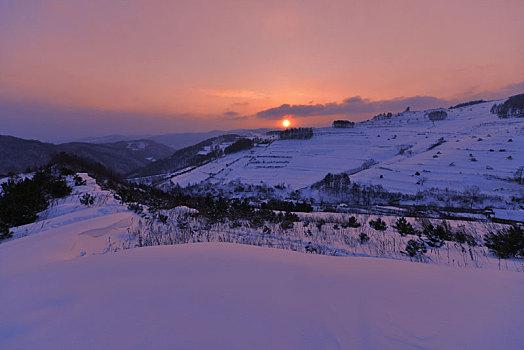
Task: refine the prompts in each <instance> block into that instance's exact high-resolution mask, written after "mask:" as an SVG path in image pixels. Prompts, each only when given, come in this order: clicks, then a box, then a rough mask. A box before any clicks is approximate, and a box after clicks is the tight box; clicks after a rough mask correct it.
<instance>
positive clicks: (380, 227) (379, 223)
mask: <svg viewBox="0 0 524 350" xmlns="http://www.w3.org/2000/svg"><path fill="white" fill-rule="evenodd" d="M369 226H371V227H373V228H374V229H375V230H377V231H386V229H387V228H388V226H387V225H386V223H385V222H384V220H382V219H381V218H377V219H376V220H374V221H373V220H371V221H370V222H369Z"/></svg>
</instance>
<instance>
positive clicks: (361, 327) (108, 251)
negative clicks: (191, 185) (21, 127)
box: [0, 174, 524, 349]
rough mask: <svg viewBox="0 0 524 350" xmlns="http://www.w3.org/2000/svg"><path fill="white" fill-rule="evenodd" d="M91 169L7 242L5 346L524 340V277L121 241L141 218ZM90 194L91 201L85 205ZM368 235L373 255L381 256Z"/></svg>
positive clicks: (501, 343) (1, 253)
mask: <svg viewBox="0 0 524 350" xmlns="http://www.w3.org/2000/svg"><path fill="white" fill-rule="evenodd" d="M81 177H83V178H84V179H85V180H86V182H87V183H86V185H85V186H78V187H75V188H74V192H73V194H72V195H71V196H69V197H67V198H65V199H62V200H59V201H57V202H56V203H54V205H53V206H51V207H50V208H49V209H48V210H47V211H46V212H44V213H42V215H41V219H42V220H40V221H38V222H37V223H34V224H30V225H25V226H21V227H17V228H14V229H13V231H14V238H13V239H11V240H8V241H5V242H2V243H1V244H0V300H2V313H1V314H2V317H0V348H1V349H20V348H21V349H93V348H97V349H114V348H126V349H143V348H154V349H173V348H181V349H318V348H324V349H348V348H351V349H358V348H361V349H385V348H387V349H405V348H471V349H481V348H482V349H484V348H503V349H518V348H519V347H520V345H521V344H522V342H523V341H524V334H523V333H522V331H521V330H522V328H523V327H524V323H523V320H522V310H523V309H524V301H523V299H522V295H523V294H524V275H523V274H522V273H517V272H510V271H499V270H496V269H486V268H482V269H462V268H460V269H458V268H450V267H444V266H437V265H430V264H420V263H413V262H405V261H398V260H393V259H379V258H370V257H345V258H340V257H338V258H337V257H327V256H320V255H312V254H301V253H297V252H292V251H289V250H280V249H269V248H261V247H253V246H248V245H235V244H225V243H199V244H185V245H173V246H156V247H147V248H136V249H128V250H119V249H120V248H119V247H120V243H121V242H122V241H125V240H127V239H128V238H129V237H130V236H132V233H133V232H134V231H135V229H136V228H137V227H142V220H143V218H141V217H139V216H137V215H136V214H134V213H132V212H131V211H129V210H127V208H126V207H125V206H123V205H121V204H120V203H119V202H118V201H116V200H115V199H114V197H113V195H112V194H111V193H110V192H107V191H104V190H102V189H101V188H100V187H99V186H98V185H97V184H96V183H95V182H94V180H93V179H91V178H90V177H88V176H87V175H86V174H81ZM86 193H88V194H90V195H93V196H95V203H94V204H93V205H92V206H84V205H82V204H80V203H79V198H80V197H81V196H83V195H84V194H86ZM173 211H174V212H177V211H183V210H181V208H176V209H174V210H173ZM185 211H187V208H186V209H185ZM322 214H325V215H327V214H326V213H322ZM304 215H306V214H304ZM307 215H309V216H312V215H315V214H307ZM337 215H343V214H337ZM326 226H330V224H326ZM360 230H364V232H368V231H366V227H362V228H360ZM302 231H303V229H302ZM334 231H335V230H333V232H334ZM336 231H337V232H338V231H342V230H336ZM293 232H295V231H293ZM296 232H297V234H298V233H300V230H299V228H298V227H297V230H296ZM326 232H329V230H327V229H326ZM357 232H359V231H355V233H357ZM202 233H203V234H205V232H204V231H202ZM369 233H370V236H372V240H371V241H370V243H369V249H370V250H369V251H362V253H366V252H367V254H371V253H372V247H371V244H372V242H373V239H374V238H373V237H374V236H375V234H373V233H371V232H369ZM157 234H160V233H157ZM207 234H209V231H208V232H207ZM222 234H223V235H224V234H225V235H226V236H227V235H228V233H227V232H226V231H224V232H223V233H222ZM289 234H290V233H287V234H286V235H289ZM348 234H349V233H348ZM379 235H380V236H384V237H385V236H387V235H389V234H388V233H380V234H379ZM391 235H392V234H391ZM219 236H220V234H219V233H217V234H216V238H218V237H219ZM195 237H196V236H195ZM289 237H290V238H293V236H289ZM310 239H311V238H310ZM241 241H242V242H244V243H247V242H248V241H246V240H245V239H242V240H241ZM381 242H382V241H381ZM379 243H380V242H379ZM333 246H336V244H334V243H333ZM377 247H378V245H377ZM359 249H361V248H359ZM362 249H367V248H362ZM442 254H445V252H444V251H443V252H442ZM448 254H449V250H448ZM391 257H393V256H391ZM443 259H444V260H445V258H443ZM448 259H449V258H448Z"/></svg>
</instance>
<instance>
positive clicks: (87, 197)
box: [80, 193, 95, 206]
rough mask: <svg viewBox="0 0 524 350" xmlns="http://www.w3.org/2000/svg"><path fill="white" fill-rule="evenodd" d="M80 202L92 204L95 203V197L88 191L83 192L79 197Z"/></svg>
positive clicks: (86, 204)
mask: <svg viewBox="0 0 524 350" xmlns="http://www.w3.org/2000/svg"><path fill="white" fill-rule="evenodd" d="M80 203H81V204H83V205H85V206H89V205H93V204H94V203H95V197H93V196H92V195H90V194H89V193H85V194H84V195H83V196H82V197H81V198H80Z"/></svg>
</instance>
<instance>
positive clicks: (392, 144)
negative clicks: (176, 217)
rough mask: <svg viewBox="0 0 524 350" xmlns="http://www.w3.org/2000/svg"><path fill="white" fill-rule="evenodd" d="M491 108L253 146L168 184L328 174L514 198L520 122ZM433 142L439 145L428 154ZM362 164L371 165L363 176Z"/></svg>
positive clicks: (402, 118) (307, 181)
mask: <svg viewBox="0 0 524 350" xmlns="http://www.w3.org/2000/svg"><path fill="white" fill-rule="evenodd" d="M495 102H498V101H494V102H487V103H482V104H478V105H474V106H468V107H463V108H457V109H451V110H447V113H448V117H447V119H446V120H442V121H436V122H431V121H430V120H429V119H428V118H427V116H425V113H426V112H425V111H416V112H404V113H401V114H399V115H394V116H393V117H392V118H391V119H386V120H370V121H366V122H362V123H358V124H356V127H355V128H352V129H335V128H320V129H315V131H314V136H313V138H312V139H310V140H277V141H274V142H273V143H271V144H269V145H260V146H258V147H255V148H253V149H252V150H248V151H244V152H239V153H235V154H231V155H227V156H225V157H223V158H220V159H217V160H215V161H213V162H210V163H208V164H206V165H203V166H201V167H198V168H196V169H194V170H192V171H189V172H179V174H180V175H175V176H174V177H173V178H172V179H171V181H172V182H173V183H178V184H180V185H182V186H185V185H188V184H194V183H198V182H201V181H209V182H211V183H227V182H230V181H232V180H236V179H240V180H241V181H242V182H244V183H250V184H259V183H260V182H261V181H263V182H264V183H267V184H270V185H276V184H281V183H285V184H288V185H290V186H291V187H292V188H294V189H297V188H303V187H305V186H308V185H311V184H312V183H314V182H316V181H319V180H321V179H322V178H323V177H324V176H325V175H326V174H327V173H328V172H331V173H340V172H347V173H348V174H350V175H351V179H352V181H356V182H360V183H372V184H379V185H382V186H384V187H385V188H386V189H388V190H390V191H400V192H403V193H411V194H414V193H416V192H417V191H419V190H425V189H430V188H441V189H445V188H449V189H452V190H457V191H464V190H465V189H466V188H469V187H471V186H478V187H480V188H481V191H482V192H483V193H484V194H489V195H496V196H501V197H503V198H505V199H508V198H510V197H512V196H520V197H522V196H524V190H523V189H522V186H521V185H519V184H517V183H515V182H510V181H507V179H510V178H513V176H514V173H515V172H516V171H517V170H518V169H519V167H522V166H524V152H522V149H524V120H523V119H522V118H520V119H519V118H513V119H511V118H510V119H500V118H498V117H497V116H496V115H494V114H491V113H490V112H489V110H490V108H491V106H492V105H493V103H495ZM441 138H444V140H445V141H446V142H444V143H443V144H441V145H439V146H437V147H435V148H433V149H431V150H428V148H430V147H431V146H432V145H434V144H436V143H437V142H438V140H439V139H441ZM401 150H404V152H401ZM399 153H402V154H399ZM508 157H509V159H508ZM366 163H368V164H369V163H375V164H374V165H372V166H371V167H370V168H369V169H364V170H363V169H362V168H363V165H364V164H366ZM417 172H418V173H419V174H420V175H415V173H417ZM380 176H382V178H381V177H380Z"/></svg>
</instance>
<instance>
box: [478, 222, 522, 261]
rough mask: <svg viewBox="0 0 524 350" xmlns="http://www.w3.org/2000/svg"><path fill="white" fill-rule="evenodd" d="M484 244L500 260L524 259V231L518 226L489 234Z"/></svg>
mask: <svg viewBox="0 0 524 350" xmlns="http://www.w3.org/2000/svg"><path fill="white" fill-rule="evenodd" d="M484 242H485V244H486V247H488V249H489V250H490V252H491V253H493V254H494V255H495V256H497V257H498V258H502V259H507V258H524V231H523V230H522V228H521V227H519V226H517V225H514V226H512V227H510V228H508V229H503V230H499V231H497V233H493V232H490V233H488V234H487V235H486V237H485V238H484Z"/></svg>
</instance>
